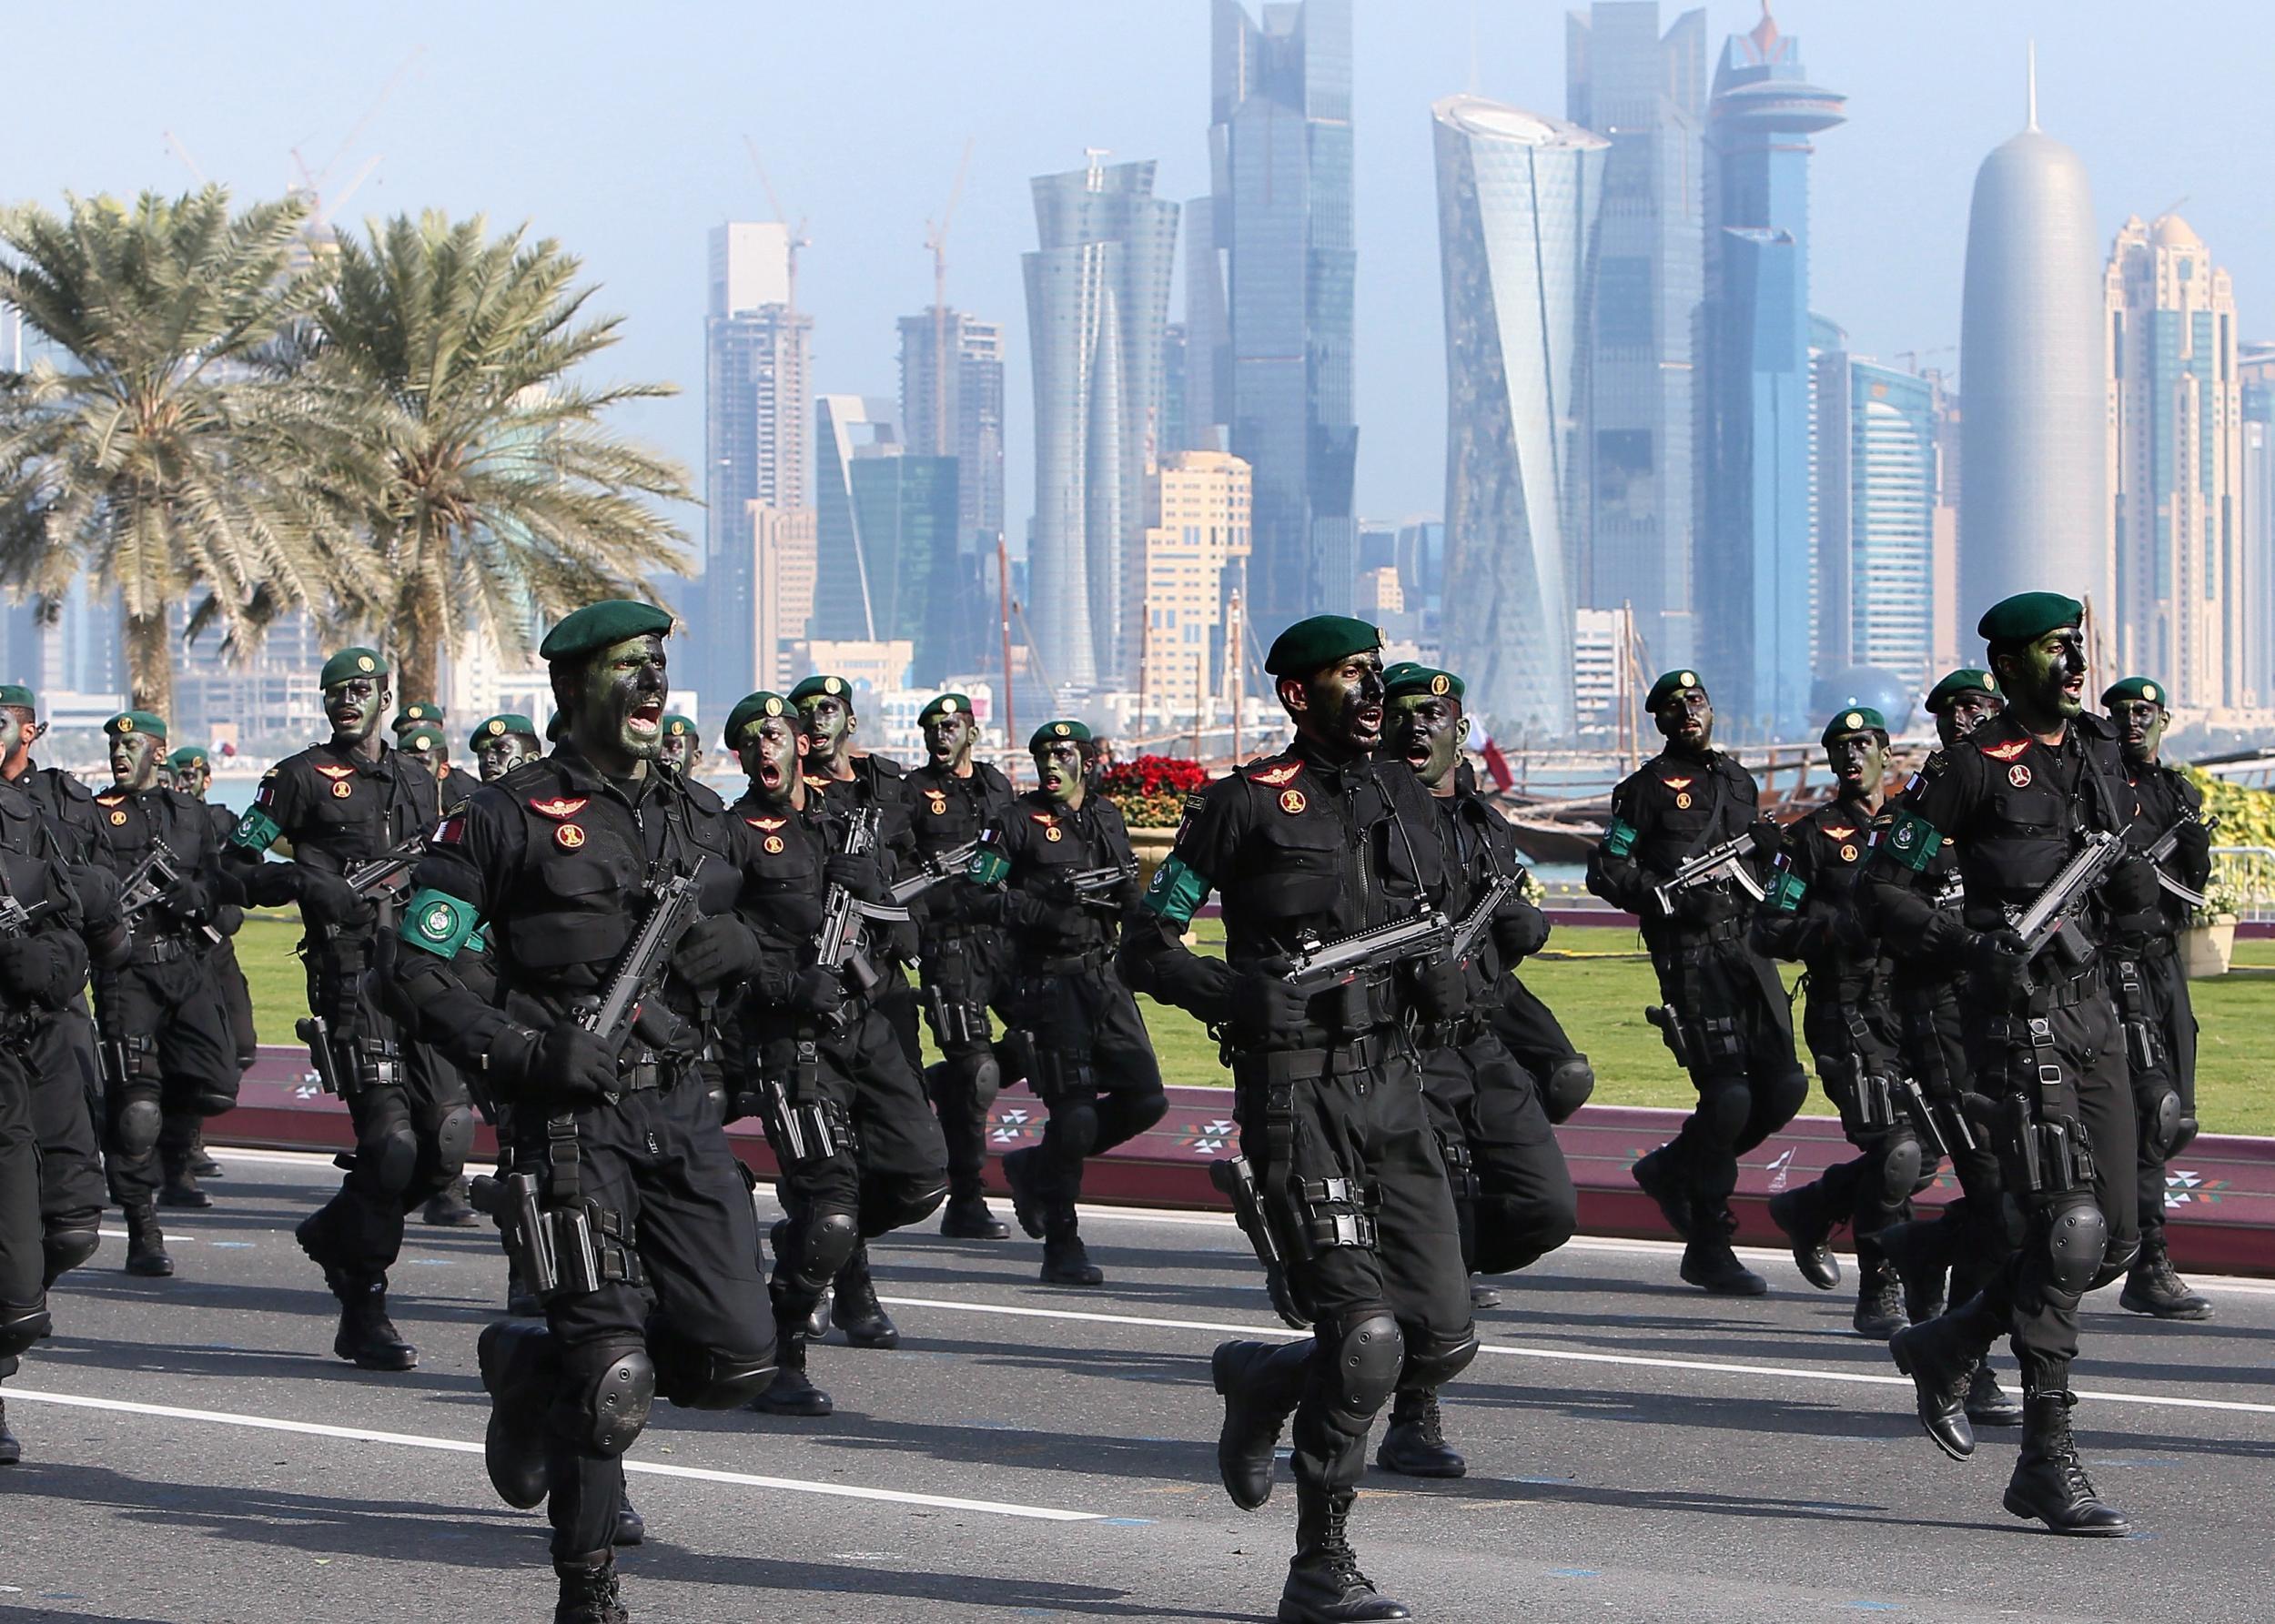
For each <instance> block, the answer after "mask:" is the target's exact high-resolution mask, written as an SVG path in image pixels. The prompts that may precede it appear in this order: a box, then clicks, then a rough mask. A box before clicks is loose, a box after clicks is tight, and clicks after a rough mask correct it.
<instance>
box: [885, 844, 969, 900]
mask: <svg viewBox="0 0 2275 1624" xmlns="http://www.w3.org/2000/svg"><path fill="white" fill-rule="evenodd" d="M978 850H979V841H978V840H977V838H976V837H975V838H974V839H971V840H967V841H966V842H964V843H963V844H962V845H960V846H950V847H949V848H948V849H947V850H946V851H945V852H934V853H933V854H932V855H931V856H929V857H927V858H925V860H924V862H923V863H922V864H921V865H920V866H919V867H918V868H917V870H916V872H915V873H913V874H911V875H909V876H908V877H907V878H906V879H905V880H896V881H895V882H894V883H893V893H892V895H893V901H894V903H895V905H897V906H900V907H904V908H905V907H906V906H907V905H908V904H909V903H913V902H915V900H916V899H917V898H918V897H920V896H922V895H924V894H925V892H927V891H930V890H931V889H932V888H933V887H934V886H935V885H939V884H942V883H945V882H946V881H949V880H955V879H959V878H961V877H962V876H963V873H964V871H965V870H966V869H967V868H969V867H971V866H972V858H973V855H974V854H975V853H976V852H978Z"/></svg>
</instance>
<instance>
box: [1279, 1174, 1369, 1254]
mask: <svg viewBox="0 0 2275 1624" xmlns="http://www.w3.org/2000/svg"><path fill="white" fill-rule="evenodd" d="M1288 1193H1289V1195H1290V1196H1291V1197H1293V1199H1294V1202H1295V1207H1296V1238H1297V1239H1298V1240H1299V1242H1300V1243H1301V1245H1302V1246H1303V1251H1304V1256H1307V1257H1317V1256H1320V1254H1321V1253H1322V1252H1330V1251H1333V1250H1334V1249H1335V1248H1336V1247H1338V1246H1356V1247H1359V1248H1360V1249H1361V1250H1363V1251H1368V1252H1371V1251H1373V1250H1374V1249H1375V1246H1376V1244H1377V1241H1378V1239H1379V1237H1378V1236H1377V1234H1376V1230H1375V1221H1374V1220H1375V1215H1376V1214H1377V1213H1379V1212H1380V1211H1381V1210H1382V1197H1381V1193H1380V1190H1379V1188H1378V1187H1377V1186H1376V1185H1375V1182H1374V1181H1373V1180H1372V1179H1363V1178H1340V1177H1338V1178H1298V1179H1290V1180H1289V1185H1288Z"/></svg>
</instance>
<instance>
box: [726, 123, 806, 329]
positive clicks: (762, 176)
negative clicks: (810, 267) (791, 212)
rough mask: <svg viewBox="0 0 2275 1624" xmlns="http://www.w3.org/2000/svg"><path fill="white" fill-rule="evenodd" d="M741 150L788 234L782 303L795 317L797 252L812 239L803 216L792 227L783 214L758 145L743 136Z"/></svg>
mask: <svg viewBox="0 0 2275 1624" xmlns="http://www.w3.org/2000/svg"><path fill="white" fill-rule="evenodd" d="M743 151H745V152H747V153H749V154H750V155H751V167H752V168H753V169H755V170H757V171H758V184H759V185H760V186H762V187H765V188H766V207H769V208H771V209H773V211H774V218H775V219H776V220H778V221H780V222H781V223H782V225H783V226H784V227H785V228H787V229H788V231H789V233H790V255H789V265H788V268H787V271H786V273H785V275H786V280H787V284H788V285H787V286H786V287H784V290H783V292H784V298H783V302H784V305H786V306H787V307H788V308H789V309H790V311H791V313H792V314H793V315H795V314H796V313H797V308H798V250H799V249H800V248H804V247H812V246H813V244H814V239H813V238H812V237H808V236H807V235H806V234H805V217H804V216H803V215H801V216H800V217H798V223H797V224H796V225H794V226H793V225H791V224H790V217H789V216H788V215H786V214H784V212H783V207H782V199H781V198H779V197H775V196H774V183H773V181H771V180H769V179H768V178H767V177H766V166H765V165H764V164H763V163H761V162H760V161H759V156H758V143H757V142H755V141H753V140H752V139H751V138H750V137H749V136H743Z"/></svg>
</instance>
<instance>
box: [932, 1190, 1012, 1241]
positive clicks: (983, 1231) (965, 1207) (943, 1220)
mask: <svg viewBox="0 0 2275 1624" xmlns="http://www.w3.org/2000/svg"><path fill="white" fill-rule="evenodd" d="M940 1233H941V1234H942V1235H945V1236H947V1237H948V1238H949V1239H950V1240H952V1241H999V1240H1002V1239H1004V1238H1005V1237H1006V1236H1008V1235H1009V1234H1010V1233H1011V1226H1009V1225H1007V1224H1006V1223H1005V1222H1004V1221H1003V1220H1002V1219H1001V1218H998V1217H997V1216H996V1215H995V1214H994V1213H992V1212H990V1211H988V1210H987V1197H986V1196H985V1195H981V1194H980V1193H979V1192H978V1191H977V1190H973V1191H971V1192H970V1193H968V1194H966V1195H951V1196H949V1197H948V1205H947V1210H946V1211H945V1212H944V1213H942V1214H941V1215H940Z"/></svg>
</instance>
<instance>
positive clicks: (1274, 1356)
mask: <svg viewBox="0 0 2275 1624" xmlns="http://www.w3.org/2000/svg"><path fill="white" fill-rule="evenodd" d="M1312 1347H1313V1345H1312V1344H1311V1343H1310V1342H1309V1341H1304V1342H1221V1343H1218V1345H1217V1351H1216V1352H1215V1353H1214V1354H1213V1355H1211V1356H1210V1357H1209V1360H1208V1373H1209V1377H1210V1379H1211V1380H1212V1381H1214V1382H1215V1384H1216V1387H1217V1391H1218V1393H1219V1394H1221V1395H1222V1396H1223V1397H1224V1426H1223V1427H1222V1428H1221V1429H1220V1430H1219V1431H1218V1434H1217V1475H1218V1477H1219V1478H1223V1479H1224V1491H1225V1493H1227V1494H1228V1495H1229V1496H1231V1497H1232V1503H1233V1504H1234V1505H1236V1506H1238V1507H1239V1508H1240V1509H1241V1510H1243V1511H1253V1510H1255V1509H1256V1508H1258V1507H1259V1506H1260V1505H1262V1504H1263V1503H1264V1502H1265V1501H1266V1500H1269V1499H1270V1498H1272V1456H1273V1454H1274V1453H1275V1452H1276V1451H1277V1450H1278V1449H1279V1429H1280V1428H1281V1427H1285V1426H1287V1425H1288V1417H1289V1416H1291V1415H1293V1414H1295V1410H1296V1402H1297V1400H1299V1399H1300V1398H1301V1397H1303V1383H1304V1377H1305V1373H1306V1371H1307V1370H1308V1369H1309V1366H1310V1362H1311V1349H1312Z"/></svg>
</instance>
